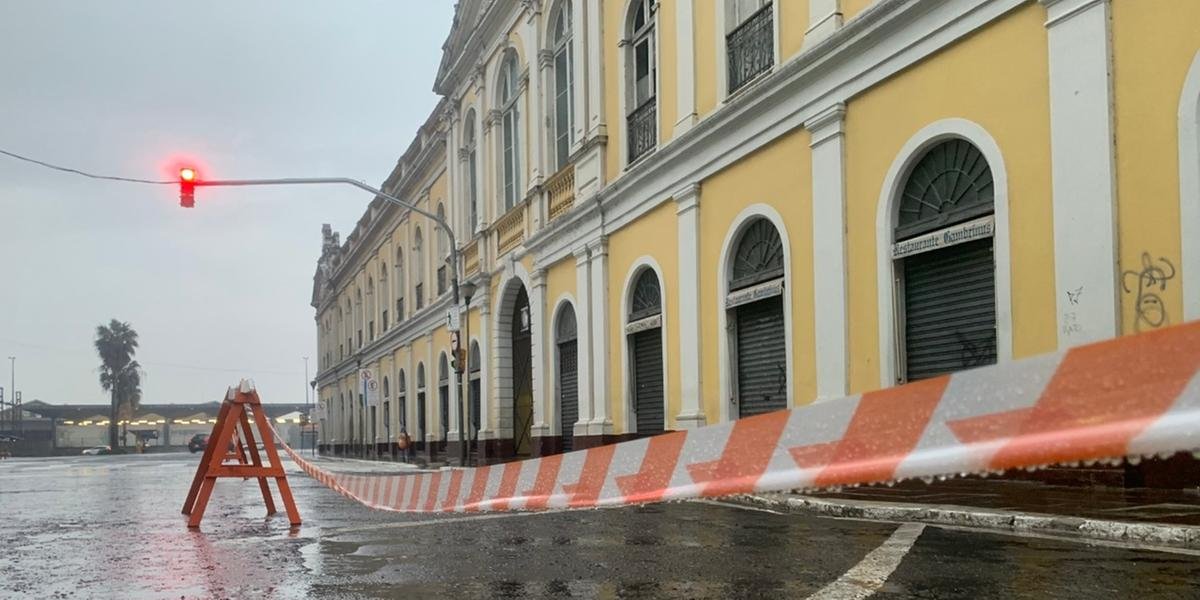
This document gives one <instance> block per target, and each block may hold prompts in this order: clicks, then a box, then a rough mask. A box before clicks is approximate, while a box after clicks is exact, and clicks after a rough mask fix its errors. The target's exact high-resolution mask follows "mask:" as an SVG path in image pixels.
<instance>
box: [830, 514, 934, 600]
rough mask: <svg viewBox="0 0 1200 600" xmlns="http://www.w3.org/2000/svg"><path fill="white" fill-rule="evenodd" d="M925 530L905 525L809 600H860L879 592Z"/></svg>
mask: <svg viewBox="0 0 1200 600" xmlns="http://www.w3.org/2000/svg"><path fill="white" fill-rule="evenodd" d="M924 530H925V526H924V525H922V524H920V523H905V524H903V525H901V526H900V527H897V528H896V531H894V532H892V536H891V537H889V538H888V539H887V540H886V541H884V542H883V543H882V544H880V545H879V547H878V548H876V549H874V550H872V551H871V552H870V554H867V555H866V556H865V557H863V559H862V560H861V561H859V563H858V564H857V565H854V567H853V568H851V569H850V570H849V571H846V572H845V573H843V574H842V576H841V577H838V578H837V581H834V582H833V583H831V584H829V585H827V586H825V587H823V588H821V591H819V592H817V593H815V594H813V595H811V596H809V600H862V599H863V598H866V597H868V596H870V595H872V594H874V593H875V592H877V591H879V588H881V587H883V583H884V582H885V581H887V578H888V577H891V575H892V572H893V571H895V570H896V567H898V566H900V561H902V560H904V556H905V555H906V554H908V551H909V550H910V549H912V547H913V544H914V543H916V541H917V538H918V537H920V536H921V532H922V531H924Z"/></svg>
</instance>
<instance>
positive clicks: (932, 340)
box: [892, 138, 996, 381]
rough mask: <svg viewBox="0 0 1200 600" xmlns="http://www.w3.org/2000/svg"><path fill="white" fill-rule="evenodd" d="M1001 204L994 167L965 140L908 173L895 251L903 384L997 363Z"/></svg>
mask: <svg viewBox="0 0 1200 600" xmlns="http://www.w3.org/2000/svg"><path fill="white" fill-rule="evenodd" d="M994 203H995V185H994V181H993V179H992V170H991V167H990V166H989V165H988V161H987V159H986V158H985V157H984V156H983V153H982V152H980V151H979V149H978V148H977V147H975V145H974V144H972V143H970V142H968V141H966V140H964V139H958V138H954V139H950V140H946V141H942V142H938V143H936V144H934V145H933V146H932V147H930V148H929V149H928V150H926V151H925V153H924V154H923V155H922V156H921V158H920V159H919V160H918V161H917V162H916V163H915V164H913V166H912V167H911V169H910V170H909V171H908V174H907V176H906V178H905V179H904V184H903V186H902V187H901V195H900V198H899V202H898V204H899V207H898V213H897V214H896V221H895V223H896V227H895V230H894V232H893V235H894V238H893V239H894V241H895V244H894V246H893V249H892V256H893V257H894V258H896V259H897V260H898V261H899V264H897V265H896V267H895V270H896V273H897V274H898V275H899V283H898V285H897V300H898V303H899V304H900V310H899V311H898V313H899V316H900V322H899V323H898V324H897V330H898V331H899V332H900V337H901V339H902V340H903V341H902V342H901V343H900V344H898V345H899V349H900V350H901V352H902V354H901V356H902V358H901V359H900V360H899V361H897V362H898V363H900V364H899V366H901V370H900V374H899V379H900V380H901V381H912V380H917V379H925V378H928V377H935V376H937V375H942V374H945V373H951V372H953V371H958V370H961V369H966V368H970V367H975V366H979V365H988V364H993V363H995V362H996V267H995V258H994V252H993V243H992V241H993V240H992V236H993V233H994V229H995V225H994V218H993V214H992V213H993V212H994Z"/></svg>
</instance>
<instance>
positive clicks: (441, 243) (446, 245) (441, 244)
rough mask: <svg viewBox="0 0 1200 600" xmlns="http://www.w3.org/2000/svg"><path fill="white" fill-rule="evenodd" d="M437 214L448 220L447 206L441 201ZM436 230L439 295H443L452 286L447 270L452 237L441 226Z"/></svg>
mask: <svg viewBox="0 0 1200 600" xmlns="http://www.w3.org/2000/svg"><path fill="white" fill-rule="evenodd" d="M437 216H438V218H439V219H441V220H442V222H445V221H446V206H445V205H444V204H442V203H440V202H439V203H438V205H437ZM434 231H436V232H437V256H436V259H437V265H438V267H437V295H438V296H441V295H442V294H445V293H446V290H447V289H448V288H449V287H450V277H449V273H448V271H447V268H448V267H447V263H449V259H450V238H448V237H446V231H445V230H443V229H442V228H441V227H436V228H435V229H434Z"/></svg>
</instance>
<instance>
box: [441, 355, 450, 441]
mask: <svg viewBox="0 0 1200 600" xmlns="http://www.w3.org/2000/svg"><path fill="white" fill-rule="evenodd" d="M438 422H439V423H440V424H441V428H440V429H439V431H441V438H440V439H439V440H438V441H439V444H438V446H439V447H440V448H441V449H442V450H445V449H446V444H448V443H449V440H450V368H449V367H448V366H447V364H446V353H445V352H443V353H442V354H441V357H439V358H438Z"/></svg>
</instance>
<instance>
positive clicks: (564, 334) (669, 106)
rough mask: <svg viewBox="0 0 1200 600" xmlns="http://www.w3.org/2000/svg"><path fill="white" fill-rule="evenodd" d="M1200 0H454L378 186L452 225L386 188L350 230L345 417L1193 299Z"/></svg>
mask: <svg viewBox="0 0 1200 600" xmlns="http://www.w3.org/2000/svg"><path fill="white" fill-rule="evenodd" d="M1197 23H1200V2H1193V1H1191V0H1155V1H1145V0H1040V1H1035V0H955V1H947V2H913V1H907V0H874V1H872V0H774V1H770V0H691V1H689V0H553V1H550V0H524V1H521V2H517V1H501V2H484V1H482V0H462V1H460V2H459V3H458V7H457V13H456V16H455V21H454V25H453V28H452V30H451V31H450V34H449V37H448V39H447V41H446V44H445V46H444V54H443V58H442V63H441V66H440V69H439V73H438V76H437V79H436V81H435V82H434V87H435V90H436V91H437V92H438V93H439V94H440V95H441V96H442V101H441V102H440V104H439V105H438V107H437V108H436V110H435V111H434V112H433V114H432V115H431V116H430V117H429V119H428V120H427V122H426V124H425V125H424V126H423V127H422V128H421V130H420V131H419V132H418V134H417V136H416V138H415V139H414V140H413V142H412V143H411V144H410V146H409V148H408V150H407V151H406V152H405V153H404V155H403V156H402V157H401V159H400V161H399V163H398V164H397V166H396V168H395V170H394V171H393V172H392V173H391V175H390V176H389V177H388V179H387V180H386V181H385V183H384V185H383V189H384V191H385V192H386V193H387V194H389V195H392V196H395V197H397V198H400V199H401V200H403V201H405V202H411V203H415V204H416V205H417V206H418V207H419V208H420V209H421V212H424V213H429V214H435V215H444V216H445V220H446V222H448V223H449V224H450V226H451V228H452V230H453V232H454V241H453V242H452V241H451V239H450V238H449V236H447V235H445V233H444V232H441V231H439V229H438V228H437V227H436V225H435V223H434V222H433V221H432V220H431V219H429V218H427V217H426V216H423V215H422V214H420V213H419V212H412V211H409V210H405V209H400V208H398V207H396V206H395V205H393V204H390V203H388V202H386V201H385V200H384V199H382V198H379V199H376V201H375V202H373V203H372V204H371V206H370V208H369V209H368V211H367V212H366V213H365V214H364V215H363V217H362V219H361V220H360V221H359V223H358V224H357V226H356V227H355V229H354V231H353V232H351V233H350V234H349V235H348V236H347V240H346V242H345V243H341V241H340V239H339V238H338V236H337V235H335V234H333V233H332V232H331V231H328V230H327V231H326V233H325V251H324V253H323V255H322V259H321V263H320V268H319V269H318V272H317V275H316V278H315V281H314V296H313V305H314V307H316V309H317V315H316V320H317V324H318V331H319V343H320V348H321V361H320V374H319V377H318V380H319V384H320V401H321V412H320V415H321V418H322V419H323V422H322V423H321V432H322V436H323V438H322V444H324V448H325V449H326V451H328V452H335V453H345V452H357V451H365V452H367V453H372V452H392V451H394V449H395V442H396V441H397V440H398V439H399V438H400V434H401V432H404V433H405V434H407V435H408V436H409V437H410V438H411V439H412V440H413V441H414V442H415V448H416V450H417V451H418V452H420V453H422V454H423V455H424V456H427V457H433V458H437V457H439V456H443V455H448V456H450V457H454V456H457V449H458V446H457V443H458V441H459V440H460V439H462V438H463V437H464V436H463V435H462V433H461V431H462V430H463V429H467V430H468V431H470V435H473V436H477V439H478V440H479V443H478V452H479V456H480V457H481V458H482V459H483V460H495V459H505V458H509V457H512V456H525V455H539V454H545V453H550V452H558V451H561V450H563V449H577V448H582V447H587V446H591V445H596V444H599V443H603V442H607V441H612V440H616V439H624V438H627V437H632V436H642V435H649V434H654V433H658V432H661V431H664V430H675V429H683V428H691V427H697V426H702V425H705V424H712V423H719V422H725V421H729V420H732V419H737V418H739V417H742V416H746V415H751V414H756V413H760V412H765V411H770V410H777V409H782V408H788V407H794V406H798V405H802V404H805V403H809V402H813V401H816V400H818V399H823V398H831V397H837V396H842V395H846V394H855V393H860V392H864V391H867V390H871V389H876V388H879V387H881V386H890V385H894V384H896V383H898V382H903V381H907V380H911V379H919V378H923V377H929V376H933V375H937V374H941V373H946V372H950V371H954V370H958V369H962V368H968V367H971V366H976V365H982V364H990V363H996V362H999V363H1003V362H1006V361H1010V360H1012V359H1014V358H1019V357H1023V356H1029V355H1033V354H1039V353H1043V352H1048V351H1053V350H1056V349H1060V348H1066V347H1070V346H1073V345H1077V344H1080V343H1085V342H1089V341H1093V340H1098V339H1103V338H1108V337H1112V336H1116V335H1122V334H1129V333H1134V332H1137V331H1144V330H1147V329H1152V328H1156V327H1161V326H1163V325H1166V324H1169V323H1172V322H1179V321H1183V320H1185V319H1193V318H1197V317H1200V277H1197V276H1191V277H1189V269H1191V270H1196V269H1200V28H1198V27H1197V26H1196V24H1197ZM452 243H453V244H456V245H457V249H458V251H459V255H460V257H461V260H460V261H459V264H458V267H459V269H460V270H461V272H462V273H463V275H462V278H461V281H463V282H464V283H469V284H470V285H471V286H473V287H474V288H475V291H474V294H473V295H472V296H471V298H470V306H469V312H468V316H467V318H465V319H462V320H461V327H455V328H454V329H461V331H459V332H457V333H456V332H453V331H451V329H452V327H451V321H453V320H456V317H455V316H452V314H453V315H457V314H458V313H459V312H460V311H461V309H462V305H461V304H460V305H459V306H457V307H456V306H454V302H453V290H452V288H453V285H452V281H451V280H452V278H453V274H452V272H451V271H453V269H452V268H451V267H450V266H449V263H448V262H447V259H448V258H449V256H450V254H451V244H452ZM468 332H469V333H468ZM459 335H461V336H462V338H461V339H464V340H468V339H469V342H464V343H463V344H462V346H463V348H464V349H469V352H468V353H466V354H467V356H466V357H465V358H466V363H467V370H466V373H465V374H464V383H463V386H462V387H460V386H459V385H458V381H457V378H456V373H455V369H454V366H455V364H456V362H457V361H456V360H455V357H454V347H455V343H456V339H459V337H458V336H459ZM461 397H468V398H471V402H465V403H464V402H460V398H461ZM464 406H469V407H470V408H469V409H468V410H467V412H469V415H470V418H469V419H468V418H467V415H466V414H463V415H460V413H462V412H464V411H463V410H460V407H464ZM472 421H476V422H477V423H478V425H461V424H460V422H466V423H470V422H472Z"/></svg>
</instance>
